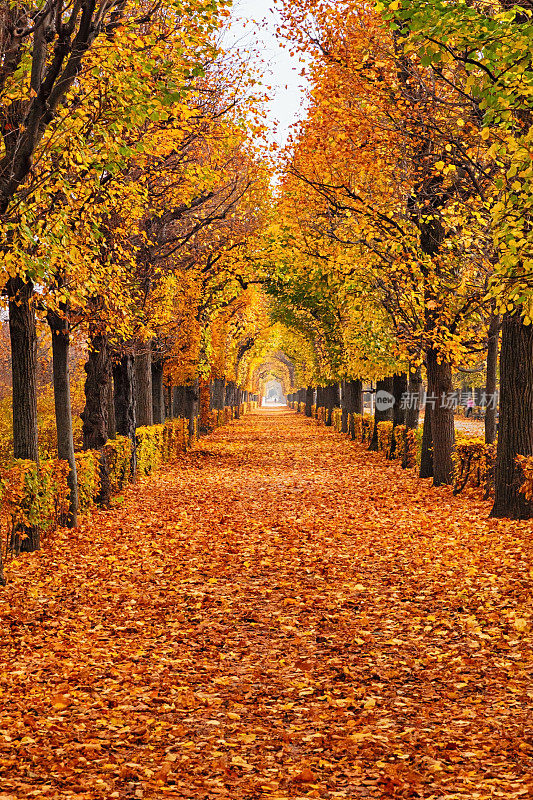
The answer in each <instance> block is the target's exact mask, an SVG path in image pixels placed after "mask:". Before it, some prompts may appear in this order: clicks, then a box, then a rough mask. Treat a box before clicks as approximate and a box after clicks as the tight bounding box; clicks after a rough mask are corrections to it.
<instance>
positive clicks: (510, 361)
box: [491, 314, 533, 519]
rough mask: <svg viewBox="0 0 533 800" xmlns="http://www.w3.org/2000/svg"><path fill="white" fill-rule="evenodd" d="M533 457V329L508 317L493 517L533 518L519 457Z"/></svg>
mask: <svg viewBox="0 0 533 800" xmlns="http://www.w3.org/2000/svg"><path fill="white" fill-rule="evenodd" d="M517 455H523V456H531V455H533V326H531V325H524V324H523V322H522V319H521V318H520V317H519V316H518V315H517V314H513V315H511V314H505V315H504V317H503V324H502V346H501V354H500V424H499V427H498V448H497V454H496V468H495V496H494V506H493V508H492V511H491V517H497V518H503V517H507V518H509V519H530V518H531V517H532V516H533V503H532V502H531V501H529V500H527V499H526V497H525V496H524V495H523V494H522V493H521V492H520V491H519V490H520V485H521V483H522V473H521V469H520V467H519V466H518V465H517V464H516V456H517Z"/></svg>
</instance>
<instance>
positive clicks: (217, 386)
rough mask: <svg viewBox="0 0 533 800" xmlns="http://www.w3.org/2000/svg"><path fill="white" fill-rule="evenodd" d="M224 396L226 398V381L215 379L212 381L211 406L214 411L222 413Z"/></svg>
mask: <svg viewBox="0 0 533 800" xmlns="http://www.w3.org/2000/svg"><path fill="white" fill-rule="evenodd" d="M225 396H226V381H225V380H224V378H215V379H214V380H213V399H212V406H213V409H214V410H215V411H223V409H224V398H225Z"/></svg>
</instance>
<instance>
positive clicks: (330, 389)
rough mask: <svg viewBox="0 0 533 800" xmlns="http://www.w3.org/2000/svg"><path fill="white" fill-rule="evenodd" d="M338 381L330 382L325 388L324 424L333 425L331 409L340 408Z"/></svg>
mask: <svg viewBox="0 0 533 800" xmlns="http://www.w3.org/2000/svg"><path fill="white" fill-rule="evenodd" d="M339 388H340V387H339V384H338V383H331V384H330V385H329V386H327V387H326V389H325V394H326V398H325V399H326V425H333V409H334V408H340V404H341V398H340V391H339Z"/></svg>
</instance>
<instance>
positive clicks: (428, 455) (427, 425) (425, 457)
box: [419, 398, 433, 478]
mask: <svg viewBox="0 0 533 800" xmlns="http://www.w3.org/2000/svg"><path fill="white" fill-rule="evenodd" d="M426 400H427V398H426ZM431 413H432V408H431V405H430V404H429V403H428V402H426V407H425V411H424V427H423V429H422V452H421V455H420V473H419V475H420V477H421V478H432V477H433V437H432V432H431Z"/></svg>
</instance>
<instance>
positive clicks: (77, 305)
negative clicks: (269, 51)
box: [0, 0, 533, 549]
mask: <svg viewBox="0 0 533 800" xmlns="http://www.w3.org/2000/svg"><path fill="white" fill-rule="evenodd" d="M279 7H280V13H281V26H280V30H279V35H280V36H281V37H285V39H286V40H287V42H289V44H290V46H291V47H292V48H294V49H295V50H296V51H299V52H300V53H301V54H302V56H303V57H304V58H305V59H306V60H308V62H309V64H310V70H309V81H310V89H309V107H308V110H307V114H306V116H305V118H304V119H303V120H302V122H301V123H300V124H299V125H298V126H296V127H295V129H294V131H293V133H292V135H291V138H290V140H289V141H288V142H287V145H286V147H285V148H284V149H282V151H281V152H280V153H273V152H272V149H271V148H269V146H268V144H267V141H266V139H265V137H264V127H263V124H262V121H261V107H262V103H263V101H264V98H262V97H261V96H260V94H259V91H258V89H257V86H258V84H257V82H256V80H255V76H254V75H253V74H252V72H251V69H250V66H249V63H248V61H247V59H246V57H242V58H241V57H240V56H239V54H238V53H234V52H230V53H226V52H224V51H223V50H222V48H221V47H220V45H219V34H220V31H221V30H222V29H223V28H224V25H225V24H226V17H227V9H226V6H225V4H223V3H216V2H213V3H212V2H205V3H204V2H202V0H191V3H189V4H188V5H187V4H185V6H184V5H183V4H181V3H178V4H176V3H174V2H173V0H168V2H166V0H165V2H164V3H163V4H158V5H157V6H155V7H153V8H151V9H150V10H149V11H146V10H145V9H144V7H143V8H142V14H141V6H137V5H136V4H135V2H132V3H129V4H126V5H124V6H122V5H121V6H120V8H119V9H118V8H117V7H115V5H114V4H112V3H110V4H104V5H103V6H102V8H101V9H100V11H98V12H96V11H91V10H90V9H89V7H87V10H86V12H84V15H81V16H78V14H77V11H76V12H74V11H73V12H72V15H71V16H70V17H69V16H68V15H69V13H70V12H68V10H67V8H66V7H65V8H64V7H63V5H62V4H61V3H59V4H58V3H56V2H55V0H54V2H52V3H49V4H46V5H45V6H44V7H43V8H42V9H36V11H35V14H33V15H32V16H27V14H26V12H24V13H23V12H22V11H21V10H20V9H19V7H15V6H14V7H12V8H11V7H10V9H8V10H7V11H6V14H5V15H4V16H3V17H2V20H1V23H0V24H1V25H2V26H3V27H2V30H3V35H2V38H1V46H2V48H3V63H4V68H3V72H2V91H3V95H2V100H1V107H0V112H1V121H2V141H1V148H2V149H1V152H0V167H1V168H0V209H1V212H2V223H1V226H0V227H1V237H2V238H1V246H2V250H3V259H2V269H3V286H4V295H3V296H4V301H5V306H6V309H7V317H6V319H5V322H4V328H5V330H4V332H3V334H4V339H3V340H4V345H5V346H6V347H7V344H8V343H7V333H8V332H9V349H10V355H11V374H10V375H8V374H5V373H4V375H3V376H2V380H3V387H2V391H3V394H4V397H7V395H8V392H11V393H12V402H11V404H10V405H11V409H9V408H8V406H9V403H8V401H5V412H6V420H5V423H4V433H3V436H2V442H1V449H2V453H4V454H5V455H6V466H7V465H8V463H9V464H10V463H11V462H10V459H11V458H13V457H14V458H15V459H17V460H19V461H24V462H25V463H26V462H27V463H31V464H33V465H34V468H35V469H36V470H39V469H41V472H42V470H43V469H44V462H46V461H47V460H48V458H49V456H54V457H57V459H58V460H59V461H60V462H62V463H63V462H66V463H67V464H68V469H67V477H68V487H69V497H70V500H69V502H70V510H69V515H68V516H69V523H70V524H71V525H75V524H76V519H77V517H76V514H77V509H78V506H79V498H78V496H77V494H78V484H79V480H78V477H77V470H78V468H79V467H80V464H81V461H80V456H79V455H78V457H77V454H79V453H81V452H86V453H88V452H91V453H96V454H98V455H97V456H95V458H97V460H98V462H99V469H100V483H101V487H103V488H102V498H101V499H102V500H103V502H106V498H108V494H109V492H108V490H107V489H106V488H105V487H106V485H107V482H108V480H109V478H108V476H107V474H106V470H107V471H108V468H107V467H106V455H105V448H106V447H107V448H108V449H109V442H110V441H115V440H116V437H125V439H126V440H128V441H129V442H130V448H131V472H132V474H133V473H134V472H135V469H136V468H137V467H136V464H137V445H138V439H139V433H138V431H139V430H140V429H142V430H144V429H145V428H152V427H153V426H157V425H164V423H165V420H167V419H179V420H186V422H187V430H188V433H187V436H188V438H189V440H192V439H193V438H194V436H196V434H197V432H198V431H206V430H209V428H210V427H211V426H212V424H213V423H214V419H215V417H216V419H217V420H221V419H222V417H223V416H224V414H225V417H224V418H226V417H227V416H228V415H227V413H226V412H225V409H227V408H230V409H231V414H232V415H239V414H240V413H241V409H242V408H243V407H244V405H245V404H246V403H248V404H249V403H255V402H257V401H258V400H259V398H260V395H261V394H262V392H263V389H264V385H265V381H266V380H267V379H268V378H269V377H275V378H276V379H278V380H280V381H281V382H282V385H283V389H284V391H285V392H286V393H287V394H288V395H291V396H292V395H294V396H296V397H297V400H294V402H297V403H298V404H302V403H303V405H304V406H305V409H306V413H307V414H308V415H309V414H316V413H317V409H324V411H323V414H324V418H325V421H326V424H332V423H333V419H334V411H335V409H336V408H339V409H340V410H341V416H342V429H343V431H347V430H348V429H349V427H350V419H351V416H350V415H354V414H355V415H356V416H361V418H363V417H364V411H365V406H364V403H363V400H364V398H363V391H364V390H366V399H367V406H366V407H367V410H373V409H374V402H373V394H374V393H375V394H376V398H378V397H379V393H380V392H387V393H388V394H389V395H390V396H391V397H392V398H393V403H392V406H391V408H389V409H384V410H382V409H380V408H379V407H378V406H376V413H375V418H374V421H373V435H372V437H371V448H375V447H377V446H378V441H379V437H378V426H379V425H380V424H381V423H384V422H392V424H393V427H396V426H404V425H405V426H406V427H407V428H408V429H409V430H416V429H417V427H418V425H419V422H420V419H419V410H420V405H422V406H424V405H425V407H424V415H423V416H424V419H423V432H422V433H421V442H420V447H419V455H418V460H419V472H420V475H421V476H422V477H432V478H433V481H434V483H435V485H443V484H444V485H446V484H450V483H452V482H453V481H454V480H455V477H456V472H457V463H456V459H457V453H459V452H463V450H464V451H465V452H466V451H467V450H468V448H467V447H466V445H465V443H464V442H462V443H461V446H460V447H456V433H455V427H456V421H455V419H454V415H456V412H457V410H458V407H464V408H465V409H466V411H467V412H468V411H469V409H470V410H472V408H473V409H474V412H475V413H476V414H482V415H483V416H484V419H485V431H484V440H485V444H484V445H483V443H481V442H476V443H474V444H475V446H476V447H478V449H479V450H480V451H482V453H481V455H479V454H478V455H479V458H480V459H481V460H482V461H483V469H484V470H485V471H486V472H487V474H490V476H492V475H493V474H494V476H495V477H494V481H492V482H493V484H494V507H493V511H492V513H493V514H494V516H498V517H501V516H510V517H513V518H528V517H530V516H531V515H532V513H533V506H532V503H531V499H530V496H531V491H530V488H529V478H528V475H529V474H530V472H531V466H530V462H529V459H530V458H531V457H532V456H533V400H532V397H533V351H532V349H531V348H532V346H533V337H532V333H531V331H532V325H531V319H532V317H533V314H532V313H530V306H531V289H530V275H529V273H530V263H531V235H530V234H531V230H530V228H531V208H532V201H531V197H532V193H531V167H530V159H531V135H532V133H531V131H532V125H531V99H530V91H529V88H528V86H529V78H530V73H531V65H530V64H529V62H528V61H527V59H526V58H525V56H524V52H525V51H524V43H525V42H529V41H530V35H531V20H530V11H531V9H529V7H528V4H527V3H526V4H522V5H519V4H515V3H494V4H483V3H476V2H474V3H471V4H466V5H465V4H462V3H445V4H443V3H441V2H439V0H431V2H420V3H410V4H404V3H401V2H396V1H395V2H382V3H377V4H376V5H375V6H372V5H368V4H364V3H360V2H358V0H341V2H330V1H329V0H313V2H311V3H309V2H303V0H302V2H299V1H298V2H292V1H291V2H283V0H280V3H279ZM91 8H92V7H91ZM137 12H139V13H137ZM434 19H437V20H438V23H434ZM28 20H33V22H31V24H30V22H28ZM192 20H194V23H193V22H192ZM501 31H504V32H505V36H503V37H502V36H500V33H499V32H501ZM504 40H505V43H506V44H505V46H504V45H503V44H502V41H504ZM59 43H62V44H61V47H60V46H59ZM465 53H466V54H467V55H465ZM480 54H482V57H481V55H480ZM96 76H97V77H96ZM104 84H105V86H106V87H107V88H106V92H105V93H103V94H102V92H101V91H100V89H101V87H102V86H103V85H104ZM274 173H275V175H276V181H275V182H273V180H272V177H273V174H274ZM500 329H501V330H502V343H501V350H500V347H499V335H500ZM498 363H499V366H498ZM80 366H82V368H83V370H84V373H85V380H84V385H83V389H82V385H81V384H82V381H81V379H80V370H79V368H80ZM73 375H74V376H75V384H73V383H72V378H73ZM498 383H501V399H500V402H499V405H498V400H497V385H498ZM46 387H48V389H46ZM424 392H425V396H426V398H428V400H427V402H425V404H424V403H422V404H420V403H419V398H420V397H421V396H422V397H424ZM469 393H470V397H471V399H470V400H468V399H467V396H468V394H469ZM304 395H305V396H304ZM252 398H255V399H252ZM291 402H293V401H291ZM10 410H11V413H12V424H11V421H10V417H9V413H10ZM321 413H322V412H321ZM498 413H499V426H498V437H497V457H495V456H494V448H495V445H494V442H495V441H496V427H497V416H498ZM51 419H52V420H53V424H51V422H50V420H51ZM363 422H364V421H363ZM363 422H362V423H361V424H362V425H363V427H364V424H367V423H366V422H364V424H363ZM367 422H368V421H367ZM54 428H55V430H54ZM352 429H353V430H355V428H353V426H352ZM469 452H470V451H469ZM476 452H477V451H476ZM476 457H477V456H476ZM40 462H42V466H41V467H39V463H40ZM476 463H477V462H476ZM58 469H59V468H58ZM15 528H16V530H17V531H18V530H19V529H20V531H22V533H21V535H20V536H19V534H18V533H16V535H15V533H14V534H13V535H14V540H13V541H15V540H16V541H19V540H20V541H19V545H20V546H21V547H23V548H26V549H32V548H34V547H37V546H38V536H37V533H36V532H35V531H34V532H33V533H32V530H33V528H35V530H36V528H37V526H32V525H29V524H27V521H26V522H23V521H21V522H20V523H17V525H16V526H15Z"/></svg>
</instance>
